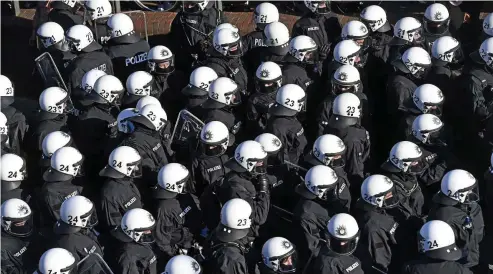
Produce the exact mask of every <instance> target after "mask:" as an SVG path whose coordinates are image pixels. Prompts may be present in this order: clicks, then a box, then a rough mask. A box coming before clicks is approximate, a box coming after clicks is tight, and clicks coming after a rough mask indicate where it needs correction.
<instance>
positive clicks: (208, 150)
mask: <svg viewBox="0 0 493 274" xmlns="http://www.w3.org/2000/svg"><path fill="white" fill-rule="evenodd" d="M227 147H228V146H227V145H226V143H225V142H224V143H221V144H207V143H205V142H203V141H202V140H201V142H200V148H201V150H202V153H203V154H204V155H206V156H219V155H223V154H224V153H225V152H226V149H227Z"/></svg>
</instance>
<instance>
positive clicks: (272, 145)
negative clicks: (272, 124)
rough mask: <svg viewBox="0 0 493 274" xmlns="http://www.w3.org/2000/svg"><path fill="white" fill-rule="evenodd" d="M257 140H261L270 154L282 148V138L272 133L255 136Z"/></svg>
mask: <svg viewBox="0 0 493 274" xmlns="http://www.w3.org/2000/svg"><path fill="white" fill-rule="evenodd" d="M255 141H256V142H259V143H260V144H261V145H262V146H263V147H264V150H265V152H267V154H270V155H274V154H276V153H277V152H279V150H281V148H282V142H281V140H280V139H279V138H278V137H277V136H276V135H274V134H272V133H262V134H260V135H259V136H257V138H255Z"/></svg>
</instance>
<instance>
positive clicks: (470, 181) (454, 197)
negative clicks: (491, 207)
mask: <svg viewBox="0 0 493 274" xmlns="http://www.w3.org/2000/svg"><path fill="white" fill-rule="evenodd" d="M478 201H479V193H478V183H477V180H476V179H475V178H474V176H473V175H472V174H471V173H469V172H467V171H465V170H462V169H455V170H452V171H449V172H447V174H445V176H444V177H443V179H442V183H441V189H440V192H438V193H437V194H436V195H435V196H434V197H433V206H432V208H431V210H430V213H429V214H428V220H442V221H444V222H446V223H448V224H449V225H450V226H451V227H452V229H453V230H454V234H455V237H456V242H457V243H458V247H459V248H460V249H461V250H462V256H461V259H460V262H461V263H462V264H463V265H464V266H465V267H473V266H476V265H477V264H478V263H479V244H480V243H481V241H482V240H483V233H484V220H483V213H482V211H481V206H480V205H479V203H478Z"/></svg>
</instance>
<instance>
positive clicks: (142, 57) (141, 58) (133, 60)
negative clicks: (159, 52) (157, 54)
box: [125, 52, 147, 67]
mask: <svg viewBox="0 0 493 274" xmlns="http://www.w3.org/2000/svg"><path fill="white" fill-rule="evenodd" d="M145 61H147V52H144V53H141V54H137V55H135V56H132V57H128V58H127V59H125V66H126V67H128V66H129V65H135V64H139V63H142V62H145Z"/></svg>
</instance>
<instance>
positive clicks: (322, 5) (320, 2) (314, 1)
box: [304, 0, 330, 14]
mask: <svg viewBox="0 0 493 274" xmlns="http://www.w3.org/2000/svg"><path fill="white" fill-rule="evenodd" d="M304 2H305V6H306V7H307V8H308V9H309V10H310V11H311V12H313V13H317V14H326V13H329V12H330V1H327V0H304Z"/></svg>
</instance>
